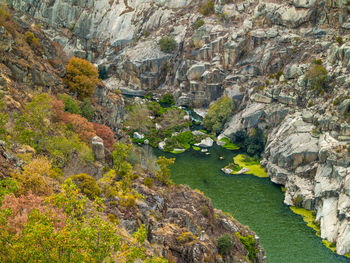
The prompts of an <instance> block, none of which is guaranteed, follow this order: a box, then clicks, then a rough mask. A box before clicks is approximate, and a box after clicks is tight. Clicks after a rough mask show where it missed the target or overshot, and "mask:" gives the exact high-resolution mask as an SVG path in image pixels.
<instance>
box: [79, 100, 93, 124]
mask: <svg viewBox="0 0 350 263" xmlns="http://www.w3.org/2000/svg"><path fill="white" fill-rule="evenodd" d="M94 115H95V110H94V108H93V107H92V106H91V100H90V99H89V98H86V99H84V100H83V104H82V105H81V116H83V117H84V118H86V119H88V120H89V121H91V120H92V119H93V117H94Z"/></svg>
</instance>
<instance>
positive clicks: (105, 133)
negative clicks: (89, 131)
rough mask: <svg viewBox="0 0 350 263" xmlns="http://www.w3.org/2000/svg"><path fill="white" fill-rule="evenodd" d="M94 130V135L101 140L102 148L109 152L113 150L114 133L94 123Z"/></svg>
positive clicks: (106, 127) (104, 126)
mask: <svg viewBox="0 0 350 263" xmlns="http://www.w3.org/2000/svg"><path fill="white" fill-rule="evenodd" d="M94 129H95V131H96V135H97V136H99V137H100V138H101V139H103V144H104V146H105V147H106V148H107V149H108V150H109V151H112V150H113V145H114V144H115V139H114V133H113V132H112V130H111V129H110V128H109V127H108V126H106V125H103V124H98V123H94Z"/></svg>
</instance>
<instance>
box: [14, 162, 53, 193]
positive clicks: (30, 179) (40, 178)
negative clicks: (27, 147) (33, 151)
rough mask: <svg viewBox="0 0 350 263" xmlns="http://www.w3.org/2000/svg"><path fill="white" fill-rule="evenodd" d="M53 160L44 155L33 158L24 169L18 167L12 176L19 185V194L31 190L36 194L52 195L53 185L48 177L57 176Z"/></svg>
mask: <svg viewBox="0 0 350 263" xmlns="http://www.w3.org/2000/svg"><path fill="white" fill-rule="evenodd" d="M51 168H52V166H51V162H50V161H49V160H48V159H47V158H44V157H41V158H36V159H33V160H32V161H31V162H30V163H29V164H27V165H26V166H24V167H23V171H21V170H20V169H17V170H16V171H14V172H13V173H11V176H12V178H13V179H14V180H16V182H17V185H18V191H17V194H18V195H23V194H27V193H29V192H31V193H33V194H35V195H50V194H51V193H52V187H51V186H50V184H49V179H48V178H55V177H56V176H57V174H56V172H55V171H54V170H52V169H51Z"/></svg>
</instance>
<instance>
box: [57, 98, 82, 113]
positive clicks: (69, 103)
mask: <svg viewBox="0 0 350 263" xmlns="http://www.w3.org/2000/svg"><path fill="white" fill-rule="evenodd" d="M59 99H61V100H63V103H64V110H65V111H68V112H69V113H72V114H81V109H80V106H79V104H78V102H77V101H76V100H75V99H73V98H72V97H71V96H69V95H67V94H63V95H61V96H59Z"/></svg>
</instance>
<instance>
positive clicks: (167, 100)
mask: <svg viewBox="0 0 350 263" xmlns="http://www.w3.org/2000/svg"><path fill="white" fill-rule="evenodd" d="M159 102H160V103H161V104H163V105H164V106H167V107H169V106H172V105H174V104H175V100H174V96H173V95H171V94H170V93H166V94H164V95H163V96H162V98H161V99H160V100H159Z"/></svg>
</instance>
